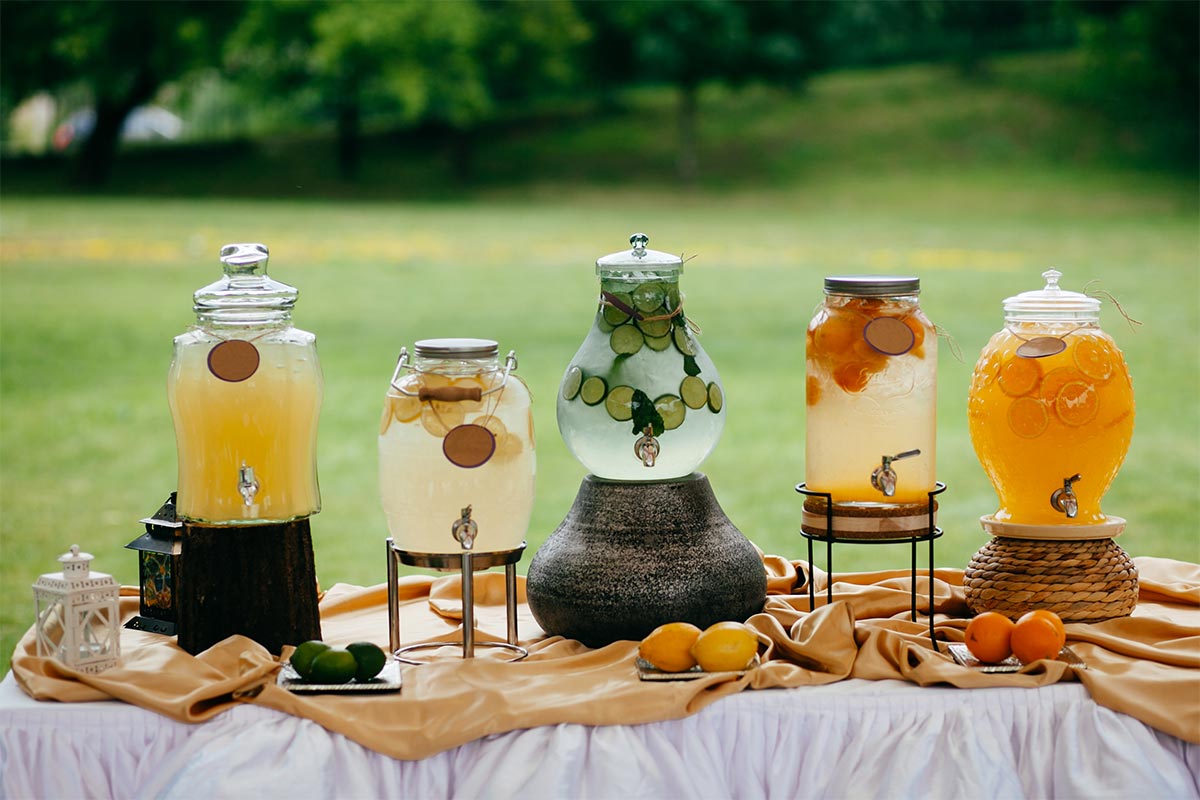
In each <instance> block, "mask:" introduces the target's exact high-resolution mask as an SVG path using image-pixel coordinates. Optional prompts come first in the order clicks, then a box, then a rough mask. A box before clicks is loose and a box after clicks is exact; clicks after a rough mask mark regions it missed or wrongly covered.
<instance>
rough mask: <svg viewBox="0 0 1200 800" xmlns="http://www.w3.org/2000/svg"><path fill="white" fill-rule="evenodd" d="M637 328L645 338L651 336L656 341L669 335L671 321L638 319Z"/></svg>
mask: <svg viewBox="0 0 1200 800" xmlns="http://www.w3.org/2000/svg"><path fill="white" fill-rule="evenodd" d="M637 326H638V329H639V330H641V332H642V333H644V334H646V336H648V337H649V336H653V337H654V338H656V339H657V338H659V337H662V336H667V335H669V334H670V333H671V320H669V319H639V320H638V321H637Z"/></svg>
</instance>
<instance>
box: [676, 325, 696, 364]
mask: <svg viewBox="0 0 1200 800" xmlns="http://www.w3.org/2000/svg"><path fill="white" fill-rule="evenodd" d="M673 335H674V337H675V347H677V348H678V349H679V352H681V353H683V354H684V355H685V356H694V355H696V343H695V342H693V341H692V335H691V334H690V333H688V329H687V326H686V325H684V324H682V323H681V324H677V325H676V326H675V332H674V334H673Z"/></svg>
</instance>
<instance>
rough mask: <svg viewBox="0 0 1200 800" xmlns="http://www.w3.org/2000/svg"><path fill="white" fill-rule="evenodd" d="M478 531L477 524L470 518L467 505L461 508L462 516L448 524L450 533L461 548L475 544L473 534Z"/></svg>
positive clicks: (466, 548) (469, 510)
mask: <svg viewBox="0 0 1200 800" xmlns="http://www.w3.org/2000/svg"><path fill="white" fill-rule="evenodd" d="M478 533H479V526H478V525H477V524H476V523H475V520H473V519H471V507H470V506H467V507H466V508H464V509H463V510H462V516H461V517H459V518H458V519H456V520H454V524H453V525H451V526H450V535H451V536H453V537H454V540H455V541H456V542H458V543H459V544H461V545H462V548H463V550H470V549H471V548H473V547H474V546H475V536H476V534H478Z"/></svg>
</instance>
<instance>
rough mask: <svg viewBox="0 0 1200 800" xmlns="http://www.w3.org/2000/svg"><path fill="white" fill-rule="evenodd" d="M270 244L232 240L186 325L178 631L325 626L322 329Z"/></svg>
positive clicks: (262, 637) (273, 645) (301, 633)
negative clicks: (319, 539)
mask: <svg viewBox="0 0 1200 800" xmlns="http://www.w3.org/2000/svg"><path fill="white" fill-rule="evenodd" d="M267 260H268V251H267V248H266V246H265V245H262V244H230V245H226V246H225V247H223V248H222V249H221V264H222V266H223V270H224V274H223V275H222V277H221V278H220V279H219V280H217V281H216V282H214V283H211V284H209V285H207V286H205V287H203V288H201V289H199V290H197V291H196V293H195V295H194V301H195V305H194V310H195V312H196V323H195V325H193V326H192V327H191V328H190V329H189V330H187V331H186V332H185V333H183V334H181V335H179V336H177V337H175V353H174V358H173V359H172V361H171V367H170V371H169V374H168V379H167V398H168V401H169V403H170V406H171V416H172V419H173V421H174V426H175V440H176V445H177V450H178V463H179V483H178V494H177V503H176V514H177V517H178V519H179V520H180V521H182V523H183V530H182V535H181V539H182V541H181V545H182V546H181V552H180V572H181V575H180V580H181V583H182V585H184V586H187V587H189V588H188V591H186V592H185V593H184V594H185V596H183V597H180V598H177V601H178V604H179V616H180V620H179V643H180V646H181V647H183V648H184V649H186V650H188V651H189V652H198V651H199V650H202V649H205V648H207V647H208V646H209V645H211V644H214V643H215V642H217V641H220V640H221V639H224V638H226V637H227V636H229V635H232V634H243V635H246V636H249V637H251V638H253V639H255V640H257V641H258V642H259V643H261V644H263V645H264V646H266V647H267V648H268V649H270V650H272V651H276V652H277V651H278V650H279V649H280V647H281V646H282V645H284V644H299V643H300V642H303V641H305V640H307V639H313V638H319V636H320V622H319V619H318V616H317V609H316V571H315V566H314V562H313V553H312V539H311V534H310V530H309V524H308V518H309V516H311V515H312V514H315V513H317V512H318V511H320V510H321V498H320V492H319V490H318V487H317V469H316V439H317V416H318V413H319V411H320V407H321V390H322V379H321V367H320V363H319V362H318V360H317V352H316V337H315V336H313V334H311V333H308V332H307V331H303V330H300V329H298V328H296V327H294V326H293V325H292V322H291V315H292V307H293V306H294V305H295V303H296V299H297V296H298V292H297V290H296V289H295V288H293V287H291V286H288V285H286V284H283V283H280V282H278V281H276V280H274V279H272V278H270V277H269V276H268V275H267Z"/></svg>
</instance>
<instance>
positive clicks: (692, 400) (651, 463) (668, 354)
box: [557, 233, 725, 481]
mask: <svg viewBox="0 0 1200 800" xmlns="http://www.w3.org/2000/svg"><path fill="white" fill-rule="evenodd" d="M648 242H649V238H648V237H647V236H645V235H644V234H640V233H638V234H634V235H633V236H631V237H630V243H631V244H632V245H633V248H632V249H630V250H625V251H621V252H618V253H613V254H611V255H607V256H604V257H603V258H600V259H598V260H597V261H596V274H597V275H598V276H599V278H600V301H599V305H598V307H597V310H596V317H595V319H594V320H593V322H592V327H591V330H589V331H588V334H587V337H586V338H585V339H584V341H583V344H582V345H581V346H580V348H579V351H578V352H577V353H576V354H575V357H574V358H573V359H571V364H570V366H568V367H567V371H566V374H564V375H563V379H562V383H561V385H560V386H559V394H558V400H557V412H558V427H559V431H560V432H561V433H562V437H563V441H564V442H566V444H567V448H568V449H569V450H570V451H571V453H572V454H573V455H574V456H575V457H576V458H577V459H579V461H580V463H582V464H583V466H584V467H586V468H587V469H588V471H589V472H591V473H592V474H593V475H595V476H596V477H598V478H607V479H610V480H619V481H653V480H669V479H673V478H682V477H685V476H687V475H690V474H691V473H692V472H693V471H694V470H695V469H696V468H697V467H698V466H699V465H700V462H702V461H703V460H704V459H705V458H706V457H707V456H708V454H709V453H711V452H712V449H713V448H714V447H715V446H716V444H717V440H718V439H720V437H721V431H722V430H723V429H724V427H725V394H724V391H723V389H722V388H721V379H720V377H719V376H718V375H717V368H716V367H715V366H714V365H713V362H712V359H710V358H709V357H708V354H707V353H705V352H704V350H703V348H701V347H700V343H699V341H698V340H697V338H696V331H695V329H694V326H693V325H692V324H691V323H690V322H689V321H688V319H687V317H686V316H684V311H683V294H682V292H681V291H680V289H679V276H680V273H681V272H682V271H683V260H682V259H680V258H679V257H678V256H674V255H670V254H667V253H662V252H659V251H657V250H649V249H647V248H646V244H647V243H648Z"/></svg>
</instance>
